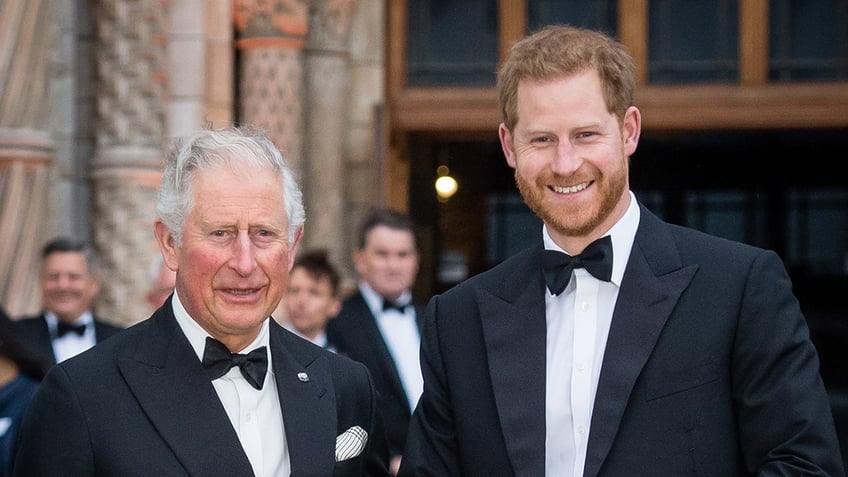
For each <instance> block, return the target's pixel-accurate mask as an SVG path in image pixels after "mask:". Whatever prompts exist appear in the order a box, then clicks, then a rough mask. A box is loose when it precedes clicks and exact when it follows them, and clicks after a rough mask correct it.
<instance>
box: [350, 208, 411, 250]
mask: <svg viewBox="0 0 848 477" xmlns="http://www.w3.org/2000/svg"><path fill="white" fill-rule="evenodd" d="M379 226H383V227H388V228H390V229H393V230H405V231H408V232H409V233H411V234H412V239H413V242H414V241H415V225H414V224H413V223H412V219H411V218H410V217H409V215H407V214H404V213H403V212H398V211H396V210H391V209H374V210H372V211H371V213H369V214H368V215H367V216H366V217H365V220H364V221H363V222H362V225H361V226H360V227H359V236H358V237H357V245H358V247H359V249H360V250H362V249H364V248H365V246H366V245H367V242H368V234H369V233H371V231H372V230H374V229H375V228H376V227H379Z"/></svg>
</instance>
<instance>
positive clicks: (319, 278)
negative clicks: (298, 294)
mask: <svg viewBox="0 0 848 477" xmlns="http://www.w3.org/2000/svg"><path fill="white" fill-rule="evenodd" d="M292 284H297V285H301V286H306V285H318V286H324V285H326V286H327V288H329V287H330V277H328V276H326V275H316V274H315V273H312V272H311V271H308V270H307V269H306V268H305V267H295V268H293V269H292V271H291V273H289V285H292Z"/></svg>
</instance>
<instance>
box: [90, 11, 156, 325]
mask: <svg viewBox="0 0 848 477" xmlns="http://www.w3.org/2000/svg"><path fill="white" fill-rule="evenodd" d="M94 5H95V23H96V30H97V42H96V43H97V45H98V48H97V51H96V53H95V54H96V58H97V60H96V61H97V81H98V87H97V115H98V122H97V127H96V130H95V136H96V144H97V152H96V155H95V158H94V161H93V168H92V169H93V170H92V179H93V182H94V204H93V209H94V210H93V214H92V217H93V220H94V231H93V237H94V242H95V245H96V246H97V248H98V250H99V251H100V253H101V254H102V256H103V259H104V266H105V269H106V270H107V273H108V274H109V275H108V276H107V278H106V280H105V281H104V283H103V287H102V289H101V292H100V296H99V298H98V303H97V313H98V314H99V315H101V316H102V317H103V318H104V319H106V320H109V321H112V322H115V323H118V324H122V325H128V324H131V323H135V322H138V321H140V320H142V319H145V318H147V317H148V316H149V314H150V310H149V309H148V308H147V305H146V304H145V303H144V292H145V291H146V287H147V286H148V284H149V282H150V280H149V278H148V268H149V263H150V260H151V257H152V256H153V253H158V252H157V250H158V248H157V247H156V242H155V240H154V237H153V230H152V229H153V227H152V224H153V220H154V218H155V205H154V204H155V194H156V190H157V188H158V185H159V181H160V177H161V172H160V170H161V167H162V161H163V155H164V144H163V141H164V139H163V138H164V124H165V121H164V114H163V112H164V91H165V75H164V73H163V72H164V66H165V50H164V44H165V39H164V33H163V32H164V28H163V18H164V14H165V13H164V10H165V9H166V8H167V1H166V0H100V1H98V2H96V3H95V4H94Z"/></svg>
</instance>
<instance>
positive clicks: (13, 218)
mask: <svg viewBox="0 0 848 477" xmlns="http://www.w3.org/2000/svg"><path fill="white" fill-rule="evenodd" d="M549 23H570V24H574V25H579V26H585V27H592V28H597V29H601V30H604V31H606V32H608V33H611V34H613V35H615V36H616V37H618V38H620V39H621V40H622V41H623V42H624V43H625V44H626V45H627V46H628V47H629V48H630V50H631V51H632V53H633V55H634V56H635V58H636V61H637V67H638V72H637V75H638V81H639V86H638V87H637V97H636V104H637V106H638V107H639V108H640V109H641V111H642V115H643V121H644V123H643V134H642V140H641V143H640V146H639V149H638V151H637V153H636V154H635V155H634V156H633V158H632V186H633V188H634V190H635V191H636V194H637V196H638V197H639V198H640V199H641V200H642V201H643V202H644V203H646V204H647V205H648V206H649V207H650V208H651V209H652V210H653V211H654V212H656V213H657V214H659V215H660V216H662V217H664V218H665V219H667V220H669V221H671V222H675V223H679V224H683V225H688V226H692V227H694V228H698V229H701V230H704V231H706V232H710V233H714V234H717V235H721V236H725V237H728V238H731V239H735V240H740V241H743V242H747V243H751V244H754V245H758V246H762V247H766V248H770V249H773V250H775V251H776V252H777V253H778V254H780V256H781V257H782V258H783V260H784V261H785V263H786V265H787V267H788V269H789V271H790V274H791V275H792V279H793V281H794V283H795V287H796V293H797V295H798V297H799V299H800V300H801V304H802V306H803V308H804V311H805V314H806V316H807V318H808V321H809V324H810V328H811V331H812V333H813V338H814V341H815V343H816V345H817V346H818V348H819V352H820V354H821V358H822V373H823V376H824V378H825V381H826V384H827V385H828V388H829V390H830V391H831V396H832V398H833V403H834V410H835V411H836V414H837V419H838V420H839V421H840V422H839V426H840V429H841V430H840V432H841V433H842V434H843V436H845V437H844V439H843V442H845V440H848V422H846V421H848V397H846V396H848V373H845V372H844V370H845V369H848V368H846V365H848V353H846V351H845V349H846V344H848V305H846V300H845V299H844V297H845V295H844V294H845V293H846V292H848V180H846V176H845V174H844V173H843V172H842V171H843V168H844V166H843V164H842V162H841V161H842V160H844V159H845V158H846V157H848V113H846V111H848V1H846V0H816V1H804V0H713V1H707V0H618V1H615V0H610V1H601V0H582V1H581V0H556V1H555V0H275V1H272V0H0V200H2V203H0V276H2V277H3V279H2V280H0V303H2V305H3V306H4V307H5V309H6V310H7V311H8V312H9V313H10V314H11V315H13V316H19V315H22V314H24V313H31V312H35V311H37V310H38V307H39V297H38V287H37V286H36V282H35V280H36V277H37V263H38V252H39V250H40V248H41V246H42V245H43V244H44V243H45V242H46V241H47V240H49V239H50V238H51V237H53V236H55V235H59V234H61V235H70V236H73V237H76V238H82V239H87V240H90V241H91V242H92V243H94V244H95V246H96V248H97V249H98V250H99V251H100V253H101V254H102V255H103V257H104V259H105V263H106V266H107V270H108V274H109V279H108V280H107V283H105V286H104V289H103V290H102V292H101V294H100V296H99V299H98V304H97V307H98V308H97V310H98V314H100V315H102V316H104V317H107V318H110V319H112V320H113V321H115V322H116V323H119V324H122V325H128V324H131V323H133V322H136V321H138V320H140V319H143V318H144V317H146V316H147V314H148V311H147V308H146V305H145V303H144V292H145V287H146V284H147V283H148V281H149V278H148V268H149V266H148V264H149V263H150V262H151V260H152V257H153V255H154V254H156V253H158V252H157V249H156V246H155V243H154V240H153V235H152V229H151V223H152V221H153V219H154V209H153V203H154V198H155V190H156V188H157V186H158V182H159V179H160V173H159V168H160V167H161V164H162V157H163V155H164V151H165V150H166V148H167V145H168V143H169V142H170V140H171V139H173V138H174V137H177V136H180V135H182V134H185V133H187V132H189V131H191V130H194V129H197V128H198V127H201V126H215V127H220V126H225V125H228V124H231V123H238V124H251V125H254V126H259V127H262V128H264V129H266V130H267V131H268V133H269V134H270V135H271V137H272V138H273V139H274V141H275V142H276V143H277V145H278V146H279V147H280V148H281V149H282V150H283V152H284V154H285V155H286V157H287V158H288V159H289V161H290V162H291V163H292V164H293V165H294V166H295V169H296V170H297V171H298V173H299V175H300V178H301V181H302V183H303V184H304V192H305V199H306V207H307V224H306V234H305V239H304V241H305V242H304V246H305V248H313V247H321V248H325V249H327V250H329V251H330V256H331V259H332V261H333V262H335V263H337V264H339V265H340V268H341V271H342V274H343V276H344V277H345V282H346V284H347V286H348V287H350V286H351V285H352V280H354V278H353V277H354V272H353V267H352V265H351V262H350V252H351V250H352V248H353V246H354V243H353V234H354V231H355V228H356V226H357V225H358V223H359V220H360V218H361V217H362V216H363V215H364V214H365V213H366V212H367V211H368V209H369V208H371V207H373V206H388V207H392V208H396V209H399V210H402V211H406V212H409V213H410V214H411V216H412V217H413V219H414V220H415V222H416V226H417V228H418V235H419V240H420V242H419V245H420V249H421V271H420V274H419V277H418V282H417V285H416V294H417V295H419V297H420V298H421V299H426V298H427V297H429V296H431V295H432V294H434V293H438V292H440V291H443V290H445V289H446V288H448V287H450V286H452V285H454V284H456V283H457V282H459V281H460V280H463V279H464V278H467V277H468V276H471V275H473V274H476V273H479V272H480V271H483V270H485V269H487V268H489V267H491V266H492V265H494V264H496V263H498V262H500V261H501V260H503V259H504V258H505V257H507V256H509V255H511V254H513V253H515V252H516V251H517V250H519V249H521V248H523V247H524V246H525V245H526V244H527V243H528V241H531V240H536V239H538V236H539V229H540V227H541V223H540V222H539V221H538V219H537V218H536V217H535V216H534V215H533V214H532V213H531V212H530V211H529V210H528V209H527V208H526V206H524V205H523V202H522V201H521V198H520V196H519V195H518V192H517V190H516V188H515V186H514V182H513V178H512V170H511V169H509V168H508V167H507V166H506V164H505V161H504V158H503V155H502V153H501V150H500V146H499V145H498V143H497V126H498V123H499V122H500V113H499V110H498V105H497V98H496V97H495V91H494V80H495V75H494V72H495V70H496V67H497V63H498V59H499V58H500V57H502V55H503V54H504V52H505V50H506V49H507V48H508V47H509V46H510V45H511V43H512V42H514V41H515V40H516V39H518V38H520V37H522V36H524V35H525V33H526V32H528V31H531V30H535V29H537V28H538V27H540V26H542V25H545V24H549ZM438 179H441V180H440V181H439V183H440V184H441V186H440V189H439V190H438V191H437V189H436V182H437V180H438Z"/></svg>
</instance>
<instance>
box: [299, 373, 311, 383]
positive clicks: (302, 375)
mask: <svg viewBox="0 0 848 477" xmlns="http://www.w3.org/2000/svg"><path fill="white" fill-rule="evenodd" d="M297 379H299V380H300V381H301V382H304V383H305V382H308V381H309V375H308V374H306V373H297Z"/></svg>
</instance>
